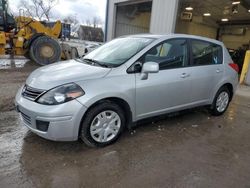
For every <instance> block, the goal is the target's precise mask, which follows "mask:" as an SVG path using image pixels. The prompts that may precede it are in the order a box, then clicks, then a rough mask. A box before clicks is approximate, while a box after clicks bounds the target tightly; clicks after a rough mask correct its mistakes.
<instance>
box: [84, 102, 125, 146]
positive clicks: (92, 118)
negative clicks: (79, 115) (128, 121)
mask: <svg viewBox="0 0 250 188" xmlns="http://www.w3.org/2000/svg"><path fill="white" fill-rule="evenodd" d="M124 127H125V117H124V112H123V110H122V109H121V108H120V107H119V106H118V105H117V104H114V103H111V102H103V103H100V104H99V105H97V106H95V107H93V108H92V109H90V110H89V111H88V112H87V114H86V116H85V119H84V120H83V122H82V127H81V131H80V137H81V139H82V140H83V141H84V143H85V144H87V145H88V146H90V147H104V146H107V145H109V144H111V143H113V142H115V141H116V140H117V139H118V137H119V136H120V134H121V132H122V130H123V129H124Z"/></svg>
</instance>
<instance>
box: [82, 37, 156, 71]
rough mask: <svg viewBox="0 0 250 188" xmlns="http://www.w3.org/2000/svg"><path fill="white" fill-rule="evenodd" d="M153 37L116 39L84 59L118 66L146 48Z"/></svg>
mask: <svg viewBox="0 0 250 188" xmlns="http://www.w3.org/2000/svg"><path fill="white" fill-rule="evenodd" d="M152 41H153V39H151V38H118V39H114V40H112V41H110V42H108V43H106V44H104V45H103V46H101V47H99V48H97V49H96V50H94V51H92V52H90V53H89V54H88V55H86V56H84V58H83V60H84V59H85V60H92V61H95V62H98V63H99V64H103V65H108V66H112V67H117V66H119V65H121V64H123V63H125V62H126V61H127V60H129V59H130V58H131V57H133V56H134V55H135V54H136V53H138V52H139V51H141V50H142V49H143V48H145V47H146V46H147V45H148V44H149V43H151V42H152Z"/></svg>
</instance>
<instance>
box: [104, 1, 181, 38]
mask: <svg viewBox="0 0 250 188" xmlns="http://www.w3.org/2000/svg"><path fill="white" fill-rule="evenodd" d="M152 1H153V4H152V14H151V21H150V33H170V32H174V30H175V22H176V15H177V9H178V3H179V0H152ZM124 2H132V0H109V5H108V6H109V12H108V13H107V14H108V18H107V21H108V23H107V41H109V40H111V39H112V38H114V31H115V22H116V5H115V4H117V3H124Z"/></svg>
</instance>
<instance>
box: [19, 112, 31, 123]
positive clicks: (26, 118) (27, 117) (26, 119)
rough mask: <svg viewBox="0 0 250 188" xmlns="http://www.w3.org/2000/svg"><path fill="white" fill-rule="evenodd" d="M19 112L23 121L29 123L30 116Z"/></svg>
mask: <svg viewBox="0 0 250 188" xmlns="http://www.w3.org/2000/svg"><path fill="white" fill-rule="evenodd" d="M20 113H21V116H22V119H23V121H24V122H25V123H26V124H28V125H31V118H30V117H29V116H28V115H26V114H24V113H23V112H20Z"/></svg>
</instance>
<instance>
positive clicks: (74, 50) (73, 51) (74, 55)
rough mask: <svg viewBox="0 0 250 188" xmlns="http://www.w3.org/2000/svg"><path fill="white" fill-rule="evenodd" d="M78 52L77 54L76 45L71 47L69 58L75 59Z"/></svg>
mask: <svg viewBox="0 0 250 188" xmlns="http://www.w3.org/2000/svg"><path fill="white" fill-rule="evenodd" d="M78 57H79V54H78V50H77V48H76V47H71V58H72V59H75V58H78Z"/></svg>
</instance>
